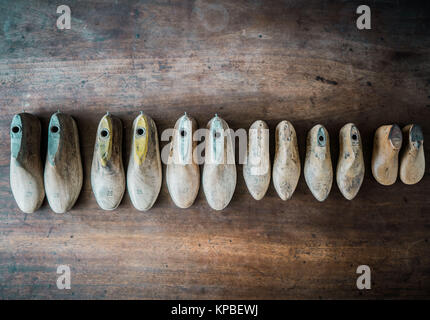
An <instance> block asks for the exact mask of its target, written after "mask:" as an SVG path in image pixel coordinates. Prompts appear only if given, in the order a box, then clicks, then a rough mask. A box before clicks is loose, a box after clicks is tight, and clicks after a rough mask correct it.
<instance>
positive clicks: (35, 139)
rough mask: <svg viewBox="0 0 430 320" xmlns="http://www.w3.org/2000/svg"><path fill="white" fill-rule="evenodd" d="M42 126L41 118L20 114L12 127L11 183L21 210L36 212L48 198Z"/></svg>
mask: <svg viewBox="0 0 430 320" xmlns="http://www.w3.org/2000/svg"><path fill="white" fill-rule="evenodd" d="M40 135H41V127H40V121H39V119H38V118H36V117H35V116H33V115H32V114H29V113H25V112H24V113H19V114H17V115H15V116H14V117H13V119H12V123H11V128H10V138H11V144H10V147H11V157H10V185H11V189H12V194H13V196H14V198H15V201H16V203H17V205H18V207H19V208H20V209H21V211H23V212H25V213H32V212H34V211H36V210H37V209H38V208H39V207H40V206H41V205H42V202H43V199H44V198H45V190H44V187H43V167H42V161H41V159H40Z"/></svg>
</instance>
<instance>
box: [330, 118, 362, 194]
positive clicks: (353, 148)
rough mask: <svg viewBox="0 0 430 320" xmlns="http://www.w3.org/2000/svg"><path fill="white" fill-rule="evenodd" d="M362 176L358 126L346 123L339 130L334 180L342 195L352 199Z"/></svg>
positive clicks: (359, 185)
mask: <svg viewBox="0 0 430 320" xmlns="http://www.w3.org/2000/svg"><path fill="white" fill-rule="evenodd" d="M363 178H364V159H363V146H362V143H361V136H360V132H359V131H358V128H357V127H356V126H355V125H354V124H353V123H348V124H346V125H344V126H343V127H342V129H340V132H339V160H338V162H337V170H336V181H337V186H338V187H339V190H340V192H341V193H342V194H343V196H344V197H345V198H346V199H348V200H352V199H354V197H355V196H356V195H357V193H358V191H359V190H360V187H361V184H362V183H363Z"/></svg>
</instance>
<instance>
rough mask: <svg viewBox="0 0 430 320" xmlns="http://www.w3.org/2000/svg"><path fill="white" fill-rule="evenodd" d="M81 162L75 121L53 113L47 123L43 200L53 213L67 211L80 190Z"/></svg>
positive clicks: (64, 115) (69, 117) (61, 114)
mask: <svg viewBox="0 0 430 320" xmlns="http://www.w3.org/2000/svg"><path fill="white" fill-rule="evenodd" d="M82 179H83V175H82V162H81V152H80V149H79V135H78V128H77V126H76V123H75V120H73V118H72V117H71V116H69V115H67V114H64V113H60V112H57V113H54V114H53V115H52V116H51V120H50V122H49V132H48V152H47V155H46V162H45V191H46V198H47V199H48V202H49V205H50V206H51V208H52V210H54V211H55V212H56V213H64V212H67V211H69V210H70V209H71V208H72V207H73V205H74V204H75V202H76V200H77V199H78V196H79V193H80V192H81V188H82Z"/></svg>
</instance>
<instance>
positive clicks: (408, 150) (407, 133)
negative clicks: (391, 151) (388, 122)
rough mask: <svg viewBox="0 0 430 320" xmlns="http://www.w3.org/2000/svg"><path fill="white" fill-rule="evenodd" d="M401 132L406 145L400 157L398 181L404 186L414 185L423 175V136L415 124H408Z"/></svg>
mask: <svg viewBox="0 0 430 320" xmlns="http://www.w3.org/2000/svg"><path fill="white" fill-rule="evenodd" d="M402 131H403V138H404V141H405V143H406V145H405V146H404V147H403V150H402V152H401V156H400V179H401V180H402V182H403V183H405V184H415V183H418V182H419V181H420V180H421V179H422V178H423V176H424V173H425V158H424V136H423V132H422V130H421V127H420V126H419V125H417V124H409V125H407V126H406V127H404V128H403V130H402Z"/></svg>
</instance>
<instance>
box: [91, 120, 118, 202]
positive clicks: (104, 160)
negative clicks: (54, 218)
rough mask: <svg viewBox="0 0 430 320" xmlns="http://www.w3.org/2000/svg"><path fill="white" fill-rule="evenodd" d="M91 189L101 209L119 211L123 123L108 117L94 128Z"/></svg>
mask: <svg viewBox="0 0 430 320" xmlns="http://www.w3.org/2000/svg"><path fill="white" fill-rule="evenodd" d="M91 187H92V189H93V193H94V196H95V198H96V200H97V203H98V205H99V206H100V208H102V209H104V210H113V209H115V208H117V207H118V205H119V204H120V202H121V199H122V197H123V195H124V191H125V174H124V166H123V163H122V123H121V120H120V119H118V118H116V117H114V116H112V115H110V114H109V113H107V114H106V115H105V116H103V118H102V119H101V120H100V123H99V126H98V128H97V136H96V142H95V146H94V154H93V162H92V166H91Z"/></svg>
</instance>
